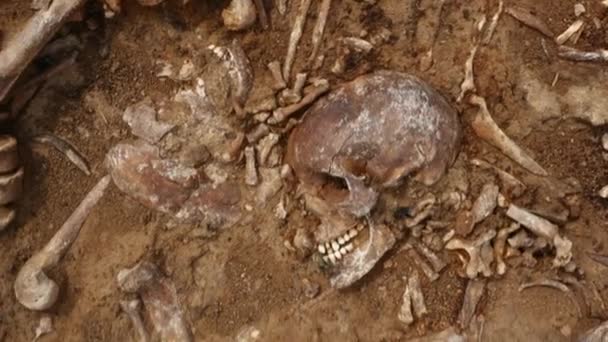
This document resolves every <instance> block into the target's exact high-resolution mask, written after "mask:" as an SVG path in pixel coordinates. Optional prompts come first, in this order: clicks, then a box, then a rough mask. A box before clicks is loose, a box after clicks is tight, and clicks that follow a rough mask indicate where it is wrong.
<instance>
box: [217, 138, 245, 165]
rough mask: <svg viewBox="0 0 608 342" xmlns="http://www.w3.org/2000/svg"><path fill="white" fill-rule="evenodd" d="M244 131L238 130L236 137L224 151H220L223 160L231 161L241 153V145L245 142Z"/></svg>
mask: <svg viewBox="0 0 608 342" xmlns="http://www.w3.org/2000/svg"><path fill="white" fill-rule="evenodd" d="M245 137H246V135H245V133H243V132H239V133H237V135H236V137H235V138H234V139H233V140H232V141H231V142H230V144H229V145H228V148H227V150H226V152H224V153H222V160H224V161H225V162H233V161H235V160H237V159H239V156H240V155H241V150H242V149H243V145H244V144H245Z"/></svg>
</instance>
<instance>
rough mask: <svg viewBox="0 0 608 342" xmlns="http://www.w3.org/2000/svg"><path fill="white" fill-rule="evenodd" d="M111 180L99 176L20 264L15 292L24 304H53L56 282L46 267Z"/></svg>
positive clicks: (36, 306) (56, 259)
mask: <svg viewBox="0 0 608 342" xmlns="http://www.w3.org/2000/svg"><path fill="white" fill-rule="evenodd" d="M110 180H111V178H110V176H105V177H103V178H101V179H100V180H99V182H97V184H96V185H95V186H94V187H93V189H91V191H89V193H88V194H87V195H86V196H85V198H84V199H83V200H82V202H80V204H79V205H78V207H77V208H76V210H74V212H73V213H72V215H70V217H69V218H68V219H67V220H66V221H65V223H64V224H63V225H62V226H61V228H59V230H58V231H57V232H56V233H55V235H53V237H52V238H51V240H50V241H49V242H48V243H47V244H46V245H45V246H44V248H43V249H42V250H40V251H39V252H38V253H36V254H34V255H33V256H32V257H31V258H30V259H29V260H28V261H26V262H25V265H23V267H21V269H20V270H19V273H18V274H17V279H15V296H16V297H17V300H18V301H19V303H21V304H22V305H23V306H25V307H26V308H28V309H30V310H37V311H41V310H46V309H48V308H50V307H51V306H53V304H55V302H56V301H57V297H58V295H59V286H58V285H57V284H56V283H55V282H54V281H53V280H52V279H50V278H49V277H48V276H47V275H46V274H45V271H47V270H48V269H49V268H51V267H54V266H56V265H57V263H58V262H59V260H60V259H61V258H62V257H63V255H64V254H65V252H66V251H67V250H68V248H70V246H71V245H72V243H73V242H74V240H76V238H77V237H78V234H79V233H80V228H82V225H83V224H84V221H85V220H86V219H87V217H88V216H89V214H90V213H91V211H92V210H93V208H94V207H95V205H96V204H97V202H99V200H100V199H101V197H102V196H103V194H104V193H105V190H106V189H107V187H108V185H110Z"/></svg>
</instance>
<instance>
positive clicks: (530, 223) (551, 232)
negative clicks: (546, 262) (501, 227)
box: [507, 204, 572, 267]
mask: <svg viewBox="0 0 608 342" xmlns="http://www.w3.org/2000/svg"><path fill="white" fill-rule="evenodd" d="M507 216H508V217H510V218H511V219H513V220H515V221H517V222H519V223H520V224H521V225H522V226H524V227H526V228H528V229H529V230H530V231H531V232H533V233H534V234H536V235H537V236H539V237H541V238H544V239H545V240H547V241H549V242H550V243H551V245H552V246H553V247H555V258H554V259H553V266H554V267H561V266H565V265H567V264H568V263H569V262H570V260H572V241H570V240H569V239H568V238H566V237H562V236H560V235H559V229H558V227H557V226H556V225H554V224H553V223H551V222H549V221H547V220H545V219H543V218H541V217H538V216H536V215H534V214H532V213H530V212H529V211H527V210H525V209H523V208H520V207H518V206H516V205H514V204H511V205H509V209H508V210H507Z"/></svg>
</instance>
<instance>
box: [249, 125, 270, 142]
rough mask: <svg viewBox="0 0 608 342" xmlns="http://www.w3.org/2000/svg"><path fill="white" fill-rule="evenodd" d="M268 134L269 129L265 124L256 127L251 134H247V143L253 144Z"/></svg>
mask: <svg viewBox="0 0 608 342" xmlns="http://www.w3.org/2000/svg"><path fill="white" fill-rule="evenodd" d="M268 133H270V128H268V126H266V125H265V124H259V125H257V126H256V127H255V128H254V129H253V130H251V132H249V133H247V135H246V137H247V142H249V143H250V144H254V143H256V142H258V141H259V140H260V139H262V138H263V137H265V136H267V135H268Z"/></svg>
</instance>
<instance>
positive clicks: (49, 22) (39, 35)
mask: <svg viewBox="0 0 608 342" xmlns="http://www.w3.org/2000/svg"><path fill="white" fill-rule="evenodd" d="M83 3H84V0H55V1H53V2H52V4H51V6H50V7H49V8H48V9H47V10H41V11H38V12H36V13H35V14H34V15H33V16H32V18H31V19H30V20H29V21H28V22H27V23H26V24H25V27H24V28H23V29H22V30H21V31H20V32H19V33H18V34H16V35H15V36H14V37H13V38H12V39H11V40H10V41H8V42H7V44H6V47H5V48H4V49H2V50H1V51H0V101H2V100H3V99H4V98H5V97H6V95H7V93H8V92H9V90H10V88H11V87H12V85H13V83H14V81H15V80H16V79H17V78H18V77H19V75H20V74H21V72H22V71H23V70H24V69H25V68H26V67H27V66H28V65H29V64H30V62H31V61H32V60H33V59H34V58H35V57H36V55H37V54H38V52H39V51H40V50H41V49H42V48H43V47H44V45H45V44H46V43H47V42H48V41H49V40H50V39H51V38H52V37H53V35H54V34H55V33H56V32H57V31H58V30H59V29H60V28H61V26H62V24H63V23H64V22H65V20H66V19H67V18H68V17H69V15H70V14H71V13H72V12H73V11H74V10H76V9H77V8H78V7H79V6H80V5H82V4H83Z"/></svg>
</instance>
